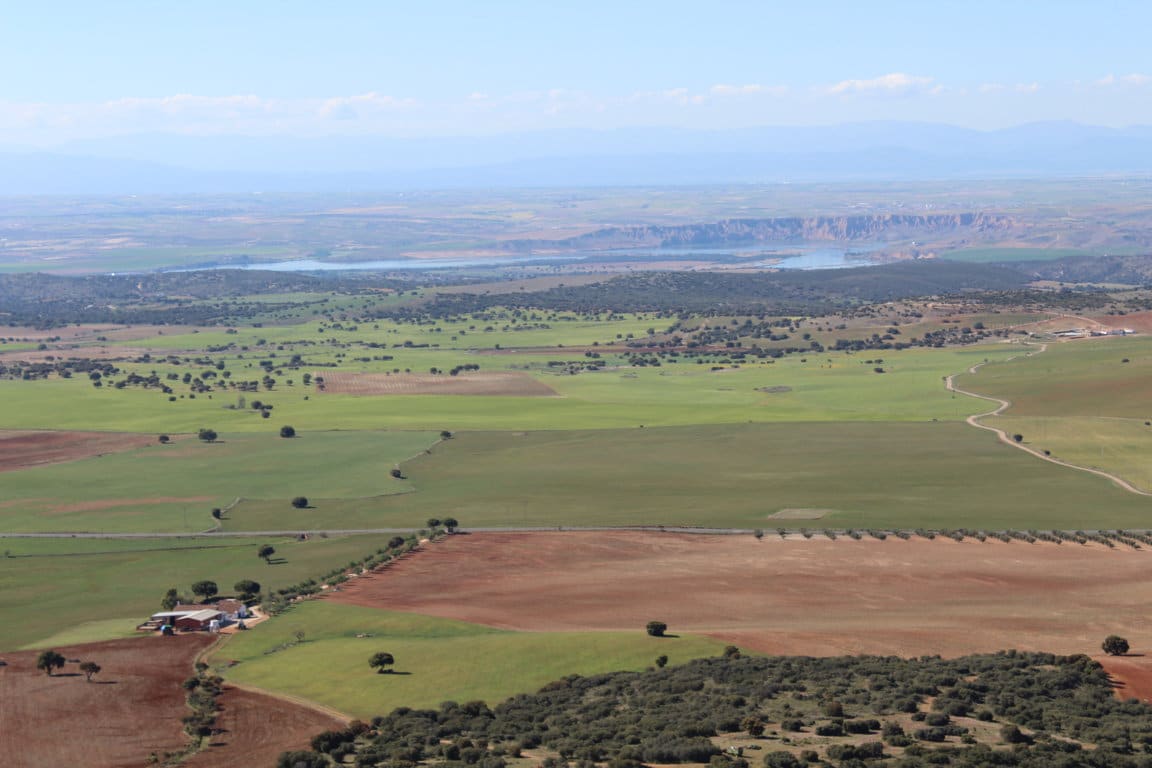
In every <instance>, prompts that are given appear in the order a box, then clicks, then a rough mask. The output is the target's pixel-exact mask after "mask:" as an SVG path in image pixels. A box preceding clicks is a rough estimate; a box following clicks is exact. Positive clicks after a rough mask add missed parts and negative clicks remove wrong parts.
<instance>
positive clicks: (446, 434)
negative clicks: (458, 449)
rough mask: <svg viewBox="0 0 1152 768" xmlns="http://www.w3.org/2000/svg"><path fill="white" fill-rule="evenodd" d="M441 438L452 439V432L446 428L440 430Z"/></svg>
mask: <svg viewBox="0 0 1152 768" xmlns="http://www.w3.org/2000/svg"><path fill="white" fill-rule="evenodd" d="M440 439H441V440H451V439H452V433H451V432H449V431H448V430H446V429H445V430H443V431H441V432H440Z"/></svg>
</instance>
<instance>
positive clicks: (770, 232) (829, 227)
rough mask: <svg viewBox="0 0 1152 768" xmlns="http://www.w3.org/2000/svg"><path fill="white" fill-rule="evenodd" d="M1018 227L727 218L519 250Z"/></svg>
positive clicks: (935, 219) (935, 220)
mask: <svg viewBox="0 0 1152 768" xmlns="http://www.w3.org/2000/svg"><path fill="white" fill-rule="evenodd" d="M1018 226H1019V224H1018V222H1017V221H1016V220H1015V219H1014V218H1012V217H1011V216H1005V215H1001V214H991V213H950V214H927V215H917V214H881V215H872V216H816V217H811V218H803V217H797V216H793V217H782V218H771V219H725V220H723V221H718V222H715V223H712V224H684V225H677V226H667V227H665V226H655V225H641V226H633V227H608V228H605V229H599V230H597V231H595V232H590V233H588V234H586V235H580V236H579V237H572V238H568V239H565V240H551V241H541V240H534V241H528V242H525V241H521V242H520V243H518V244H517V245H518V246H519V247H528V248H533V249H535V248H562V249H565V250H567V249H576V250H598V249H604V248H629V247H652V248H654V247H677V246H714V245H736V244H748V243H757V242H764V243H780V242H789V241H794V242H798V241H821V240H824V241H861V242H865V241H870V242H885V241H889V240H903V239H908V238H920V237H924V238H926V237H929V236H940V235H949V236H951V235H959V236H963V237H967V236H977V235H983V236H988V235H994V234H1001V233H1007V232H1011V231H1014V230H1015V229H1017V227H1018Z"/></svg>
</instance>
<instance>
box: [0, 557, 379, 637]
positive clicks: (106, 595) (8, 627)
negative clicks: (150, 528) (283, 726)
mask: <svg viewBox="0 0 1152 768" xmlns="http://www.w3.org/2000/svg"><path fill="white" fill-rule="evenodd" d="M388 538H389V537H388V536H347V537H331V538H319V537H314V538H311V539H309V540H307V541H297V540H295V539H255V538H254V539H236V538H228V539H222V540H204V539H195V540H193V539H132V540H117V539H73V538H61V539H14V538H0V550H3V552H4V553H5V554H4V556H3V557H0V617H2V618H0V650H16V649H18V648H22V647H44V646H47V645H54V644H63V643H65V642H89V641H96V640H107V639H110V638H114V637H121V636H125V635H131V634H132V633H133V631H134V629H135V627H136V625H137V624H139V623H140V622H142V621H144V620H145V619H147V618H148V616H150V615H151V614H152V613H154V612H155V611H158V610H160V599H161V598H162V597H163V596H164V593H165V592H166V591H167V590H168V589H169V588H171V587H175V588H177V589H179V590H180V591H181V592H183V593H189V591H190V587H191V585H192V584H193V583H194V582H196V581H200V580H202V579H210V580H212V581H215V582H216V583H217V584H218V585H219V586H220V591H221V594H228V593H230V592H231V590H232V585H233V584H234V583H236V582H237V581H239V580H241V579H254V580H255V581H258V582H260V584H261V585H263V587H264V589H265V590H268V589H279V588H282V587H287V586H289V585H291V584H295V583H298V582H300V581H303V580H305V579H308V578H312V577H315V576H317V575H319V574H322V573H326V572H328V571H330V570H332V568H333V567H336V566H338V565H340V564H342V563H347V562H350V561H352V560H358V559H360V558H362V557H364V556H365V555H368V554H370V553H372V552H375V551H376V550H377V549H379V548H381V547H384V546H385V544H386V543H387V540H388ZM262 544H272V545H273V546H274V547H275V548H276V557H275V558H274V560H273V564H272V565H267V564H265V563H264V561H263V560H261V559H259V558H258V557H257V556H256V550H257V548H258V547H259V546H260V545H262Z"/></svg>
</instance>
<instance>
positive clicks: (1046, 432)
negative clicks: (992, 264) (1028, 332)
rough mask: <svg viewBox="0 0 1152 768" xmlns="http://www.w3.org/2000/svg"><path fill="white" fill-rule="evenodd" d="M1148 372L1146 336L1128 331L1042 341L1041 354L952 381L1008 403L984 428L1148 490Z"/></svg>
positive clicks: (1151, 342) (1151, 417)
mask: <svg viewBox="0 0 1152 768" xmlns="http://www.w3.org/2000/svg"><path fill="white" fill-rule="evenodd" d="M1125 360H1127V361H1128V362H1124V361H1125ZM1150 377H1152V338H1148V337H1146V336H1131V337H1111V338H1097V339H1084V340H1078V341H1073V342H1067V343H1053V344H1049V345H1048V348H1047V351H1045V352H1044V353H1042V354H1035V355H1033V356H1031V357H1028V358H1020V359H1018V360H1014V361H1012V362H1010V363H1006V364H1002V365H1000V364H998V365H990V366H987V367H984V368H981V369H980V370H979V371H978V372H977V373H976V374H974V375H966V376H962V377H958V379H957V385H958V386H961V387H963V388H965V389H970V390H972V391H976V392H981V393H984V394H988V395H992V396H994V397H999V398H1003V399H1006V400H1010V401H1011V402H1012V406H1011V408H1009V409H1008V410H1007V411H1006V412H1005V414H1004V415H1003V416H1000V417H996V418H989V419H986V420H985V422H986V423H987V424H989V425H990V426H995V427H999V428H1000V429H1003V430H1004V431H1005V432H1007V433H1008V434H1010V435H1012V434H1020V435H1022V436H1023V437H1024V442H1025V443H1026V444H1028V445H1030V446H1032V447H1034V448H1037V449H1039V450H1048V451H1050V452H1051V454H1052V455H1053V456H1054V457H1057V458H1060V459H1063V460H1065V461H1069V462H1071V463H1073V464H1077V465H1081V466H1087V467H1095V468H1099V469H1104V470H1106V471H1109V472H1113V473H1115V474H1118V475H1119V476H1121V477H1123V478H1124V479H1126V480H1128V481H1129V482H1131V483H1134V484H1135V485H1137V486H1139V487H1142V488H1145V489H1152V469H1150V468H1149V464H1148V456H1149V455H1150V453H1152V426H1150V425H1149V424H1148V422H1152V401H1150V400H1149V398H1148V381H1149V379H1150Z"/></svg>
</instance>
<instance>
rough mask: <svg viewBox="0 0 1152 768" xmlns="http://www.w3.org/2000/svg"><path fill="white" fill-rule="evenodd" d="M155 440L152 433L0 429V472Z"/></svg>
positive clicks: (81, 457) (82, 456)
mask: <svg viewBox="0 0 1152 768" xmlns="http://www.w3.org/2000/svg"><path fill="white" fill-rule="evenodd" d="M155 441H156V436H155V435H139V434H133V433H130V432H23V431H0V472H10V471H12V470H14V469H22V468H24V467H33V466H36V465H38V464H57V463H60V462H63V461H75V460H76V459H85V458H89V457H91V456H100V455H103V454H105V453H117V452H119V451H127V450H130V449H132V448H143V447H144V446H146V445H150V444H152V443H154V442H155Z"/></svg>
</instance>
